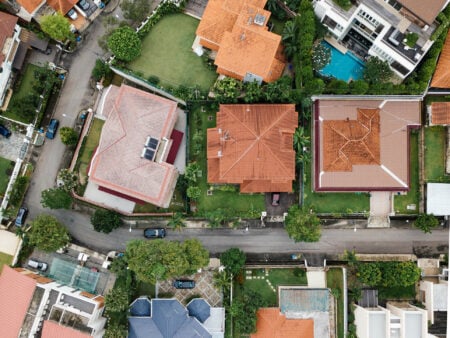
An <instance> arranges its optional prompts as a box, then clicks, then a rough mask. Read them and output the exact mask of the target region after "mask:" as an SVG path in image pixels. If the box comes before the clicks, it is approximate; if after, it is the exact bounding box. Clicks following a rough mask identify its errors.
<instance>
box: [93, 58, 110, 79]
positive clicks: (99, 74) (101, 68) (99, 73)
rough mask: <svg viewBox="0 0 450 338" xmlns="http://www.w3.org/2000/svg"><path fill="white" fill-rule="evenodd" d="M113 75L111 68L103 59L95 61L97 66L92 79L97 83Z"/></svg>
mask: <svg viewBox="0 0 450 338" xmlns="http://www.w3.org/2000/svg"><path fill="white" fill-rule="evenodd" d="M111 74H112V71H111V68H109V65H108V64H107V63H106V62H103V60H101V59H97V60H96V61H95V66H94V68H93V69H92V77H93V78H94V79H95V81H100V80H101V79H102V78H105V77H108V76H110V75H111Z"/></svg>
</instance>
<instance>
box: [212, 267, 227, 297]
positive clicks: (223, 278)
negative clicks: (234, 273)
mask: <svg viewBox="0 0 450 338" xmlns="http://www.w3.org/2000/svg"><path fill="white" fill-rule="evenodd" d="M213 284H214V286H215V287H216V288H217V289H219V290H220V291H223V292H226V291H227V290H229V289H230V287H231V278H230V275H229V274H228V273H227V272H226V271H216V272H215V273H214V275H213Z"/></svg>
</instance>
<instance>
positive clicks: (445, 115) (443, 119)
mask: <svg viewBox="0 0 450 338" xmlns="http://www.w3.org/2000/svg"><path fill="white" fill-rule="evenodd" d="M431 124H450V102H433V103H432V104H431Z"/></svg>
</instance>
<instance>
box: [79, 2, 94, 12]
mask: <svg viewBox="0 0 450 338" xmlns="http://www.w3.org/2000/svg"><path fill="white" fill-rule="evenodd" d="M77 6H78V7H81V8H82V9H83V11H86V10H88V9H89V7H91V5H89V2H87V1H86V0H80V1H78V2H77Z"/></svg>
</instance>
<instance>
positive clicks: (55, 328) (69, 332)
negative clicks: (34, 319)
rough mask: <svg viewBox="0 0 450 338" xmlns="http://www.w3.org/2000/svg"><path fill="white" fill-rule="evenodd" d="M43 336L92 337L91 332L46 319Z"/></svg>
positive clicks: (54, 337)
mask: <svg viewBox="0 0 450 338" xmlns="http://www.w3.org/2000/svg"><path fill="white" fill-rule="evenodd" d="M41 337H42V338H90V337H92V336H91V335H90V334H87V333H83V332H80V331H78V330H74V329H72V328H70V327H67V326H63V325H59V324H57V323H55V322H52V321H50V320H46V321H44V326H43V327H42V335H41Z"/></svg>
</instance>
